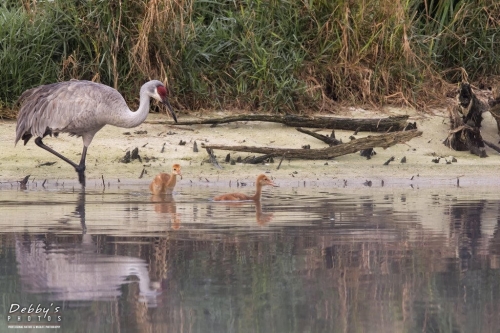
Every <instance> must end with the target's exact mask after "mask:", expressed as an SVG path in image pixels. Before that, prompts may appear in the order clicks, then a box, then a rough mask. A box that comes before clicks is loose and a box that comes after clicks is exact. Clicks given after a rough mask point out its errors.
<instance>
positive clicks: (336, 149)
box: [204, 130, 422, 160]
mask: <svg viewBox="0 0 500 333" xmlns="http://www.w3.org/2000/svg"><path fill="white" fill-rule="evenodd" d="M420 135H422V132H421V131H417V130H409V131H400V132H393V133H385V134H380V135H374V136H368V137H366V138H360V139H356V140H352V141H350V142H347V143H342V144H339V145H337V146H333V147H326V148H321V149H294V148H270V147H252V146H225V145H212V144H211V145H204V147H205V148H210V149H222V150H232V151H240V152H249V153H258V154H269V155H273V156H283V155H285V154H286V157H287V158H290V159H291V158H298V159H306V160H319V159H321V160H323V159H330V158H334V157H338V156H342V155H346V154H352V153H355V152H357V151H359V150H362V149H368V148H372V147H383V148H387V147H390V146H393V145H395V144H397V143H401V142H406V141H409V140H411V139H413V138H415V137H417V136H420Z"/></svg>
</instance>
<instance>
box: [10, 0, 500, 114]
mask: <svg viewBox="0 0 500 333" xmlns="http://www.w3.org/2000/svg"><path fill="white" fill-rule="evenodd" d="M499 18H500V5H499V4H497V2H495V1H493V0H476V1H474V2H470V1H463V0H462V1H459V0H447V1H437V0H396V1H394V0H380V1H368V0H363V1H354V2H353V1H349V0H338V1H325V0H308V1H306V0H303V1H292V0H281V1H278V0H269V1H255V0H236V1H235V0H218V1H209V0H174V1H171V0H150V1H139V0H111V1H107V2H106V1H70V0H55V1H51V2H49V1H47V2H40V1H32V0H17V1H15V0H8V1H5V2H4V3H3V4H2V5H0V77H1V78H2V82H4V84H3V85H1V86H0V101H1V103H2V105H5V106H7V107H11V108H12V107H13V106H14V103H15V101H16V99H17V97H18V96H19V95H20V94H21V93H22V91H24V90H25V89H28V88H30V87H33V86H36V85H39V84H44V83H49V82H54V81H57V80H67V79H71V78H77V79H89V80H94V81H100V82H103V83H105V84H108V85H111V86H113V87H115V88H117V89H119V90H120V91H121V92H123V93H124V95H125V97H126V99H128V100H129V102H132V103H134V102H137V91H138V89H139V87H140V85H141V84H142V83H143V82H144V81H145V80H147V79H150V78H159V79H161V80H164V81H167V82H168V83H169V85H170V87H171V90H172V91H173V94H172V95H173V96H172V98H173V103H174V106H175V107H177V108H184V109H188V110H193V109H232V108H235V109H243V110H248V111H258V112H283V113H284V112H293V113H303V112H310V111H318V110H321V111H332V110H334V109H335V108H334V107H332V106H334V105H336V104H339V103H341V104H368V105H375V106H380V105H383V104H388V103H389V104H396V105H411V106H416V107H419V108H424V107H425V106H426V105H427V104H428V103H430V102H432V101H435V100H439V99H441V98H442V96H443V93H444V90H445V89H447V88H449V84H450V83H451V84H453V83H456V82H458V81H460V80H462V79H463V78H467V79H468V80H469V81H471V82H475V81H476V82H479V81H481V80H485V78H486V77H491V76H496V75H499V74H500V62H498V61H497V58H498V54H497V53H498V52H500V51H498V50H500V48H499V47H498V46H499V45H498V43H499V42H498V41H497V40H498V39H497V38H496V37H495V36H497V35H498V33H499V32H500V27H499V24H500V19H499ZM332 112H334V111H332Z"/></svg>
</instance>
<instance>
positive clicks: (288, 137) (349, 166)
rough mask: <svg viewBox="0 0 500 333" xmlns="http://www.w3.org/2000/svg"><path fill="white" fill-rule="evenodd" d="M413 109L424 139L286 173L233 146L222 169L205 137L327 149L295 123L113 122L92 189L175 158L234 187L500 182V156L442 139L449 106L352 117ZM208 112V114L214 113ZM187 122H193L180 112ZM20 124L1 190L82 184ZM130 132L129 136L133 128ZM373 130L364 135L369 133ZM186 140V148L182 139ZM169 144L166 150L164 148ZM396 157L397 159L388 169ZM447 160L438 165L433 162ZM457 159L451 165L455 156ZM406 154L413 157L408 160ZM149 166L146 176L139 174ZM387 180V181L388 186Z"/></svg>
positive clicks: (105, 132)
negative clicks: (261, 182) (129, 157)
mask: <svg viewBox="0 0 500 333" xmlns="http://www.w3.org/2000/svg"><path fill="white" fill-rule="evenodd" d="M396 114H398V115H400V114H408V115H409V116H410V120H411V121H415V122H416V123H417V127H418V129H419V130H421V131H423V135H422V136H421V137H418V138H415V139H412V140H411V141H409V142H407V143H404V144H398V145H395V146H392V147H389V148H387V149H385V150H384V149H382V148H375V151H376V153H377V154H376V155H375V156H373V158H372V159H370V160H367V159H366V158H364V157H361V156H360V155H359V153H355V154H350V155H345V156H341V157H338V158H335V159H333V160H328V161H327V160H315V161H307V160H291V161H290V160H285V161H283V163H282V165H281V167H280V169H279V170H276V169H277V166H278V162H279V160H275V162H274V163H270V164H266V165H262V164H260V165H249V164H236V165H229V164H226V163H224V158H225V156H226V154H227V153H231V157H232V158H236V157H238V156H241V157H242V158H244V157H246V156H248V155H250V154H248V153H238V152H230V151H222V150H219V151H216V152H215V153H216V155H217V158H218V161H219V163H220V164H221V165H222V167H223V169H221V170H219V169H216V168H215V167H214V166H213V165H211V164H210V163H209V162H208V155H207V153H206V152H205V150H204V149H201V143H202V142H210V143H213V144H226V145H249V146H270V147H280V148H281V147H288V148H300V147H301V146H302V145H306V144H308V145H310V146H311V148H324V147H325V146H326V145H325V144H324V143H323V142H321V141H319V140H317V139H314V138H313V137H310V136H308V135H305V134H302V133H299V132H298V131H296V130H295V129H294V128H291V127H287V126H284V125H281V124H276V123H263V122H247V123H244V122H238V123H229V124H223V125H219V126H217V127H210V126H209V125H194V126H167V125H158V124H152V123H151V122H155V121H164V120H167V119H168V118H167V116H166V115H159V114H150V115H149V116H148V118H147V120H146V122H145V123H144V124H142V125H140V126H138V127H136V128H132V129H124V128H117V127H113V126H106V127H104V128H103V129H102V130H101V131H100V132H99V133H97V135H96V136H95V138H94V141H93V142H92V145H91V146H90V148H89V150H88V155H87V171H86V175H87V184H88V187H91V186H94V187H95V186H97V184H102V178H104V180H105V183H110V184H116V183H118V182H120V183H122V184H126V183H130V184H139V185H141V186H142V184H144V185H147V184H149V182H150V181H151V179H152V178H153V177H154V176H155V175H156V174H157V173H158V172H169V171H170V168H171V165H172V164H173V163H179V164H181V166H182V172H183V179H182V181H180V182H179V186H183V185H182V184H183V183H184V184H187V183H189V184H193V183H207V182H210V183H212V184H227V183H228V182H229V181H235V182H236V181H237V180H239V181H251V180H253V179H254V178H255V177H256V176H257V175H258V174H260V173H264V172H265V173H268V174H269V175H271V176H272V177H273V178H274V179H276V181H277V182H278V183H279V184H280V185H281V186H287V185H292V186H294V184H297V183H298V182H301V181H307V182H314V183H315V184H318V186H321V184H323V185H324V186H330V185H332V186H342V185H343V184H344V181H347V182H348V183H349V185H350V186H364V185H363V184H364V183H365V182H366V181H367V180H370V181H372V186H373V187H378V186H382V185H383V186H411V185H415V184H416V185H418V186H436V185H443V186H456V183H457V178H460V185H461V186H467V185H470V186H475V185H477V186H487V185H493V186H496V185H499V184H500V176H499V174H498V166H499V165H500V155H499V154H498V153H496V152H495V151H494V150H492V149H490V148H487V153H488V156H489V157H487V158H479V157H477V156H474V155H471V154H470V153H469V152H457V151H453V150H451V149H448V148H447V147H445V146H444V145H443V144H442V141H443V139H444V138H445V137H446V134H447V132H448V128H449V124H448V117H447V113H446V110H435V111H434V112H433V114H423V113H417V112H416V111H414V110H411V109H406V110H404V109H387V110H384V112H379V113H377V112H373V111H365V110H361V109H351V110H350V112H349V114H347V115H346V114H343V115H342V116H343V117H345V116H352V117H359V118H368V117H387V116H389V115H396ZM225 115H228V114H225V113H214V114H212V115H211V116H214V117H215V116H218V117H220V116H225ZM208 116H209V115H206V114H205V115H203V117H208ZM179 118H181V119H183V120H187V119H192V118H193V117H186V116H183V115H180V116H179ZM484 118H485V119H484V121H483V129H482V135H483V137H484V138H485V139H486V140H490V141H491V142H498V139H499V137H498V134H497V129H496V123H495V122H494V120H493V118H492V117H491V115H490V114H489V113H485V114H484ZM15 126H16V123H15V121H5V120H2V121H0V139H1V141H0V149H1V152H2V153H1V157H2V158H1V160H0V182H2V185H1V186H0V188H1V187H5V186H9V187H11V186H12V185H11V184H15V182H16V181H18V180H20V179H22V178H23V177H24V176H26V175H31V180H35V181H37V182H42V181H43V180H45V179H47V184H54V183H55V182H56V181H58V182H65V183H66V185H67V186H77V185H78V182H77V176H76V173H75V171H74V170H73V168H72V167H71V166H70V165H68V164H67V163H65V162H63V161H61V160H59V159H58V158H56V157H55V156H53V155H51V154H49V153H48V152H46V151H44V150H42V149H40V148H38V147H37V146H36V145H35V144H34V142H32V141H30V142H29V143H28V144H27V145H26V146H23V145H22V142H21V143H19V144H18V145H17V146H16V147H15V146H14V137H15ZM127 132H128V133H129V134H126V133H127ZM330 132H331V131H329V130H321V131H319V133H321V134H324V135H326V134H329V133H330ZM352 134H353V133H352V132H351V131H336V136H337V139H342V141H344V142H347V141H349V136H351V135H352ZM370 134H371V135H373V134H374V133H367V132H363V133H359V134H358V135H357V137H358V138H359V137H364V136H367V135H370ZM181 140H182V141H186V144H185V145H179V142H180V141H181ZM195 141H196V142H197V144H198V148H199V152H198V153H195V152H193V144H194V142H195ZM44 142H45V143H46V144H47V145H49V146H51V147H53V148H54V149H56V150H58V151H59V152H61V153H62V154H64V155H66V156H68V157H69V158H70V159H72V160H74V161H75V162H77V161H79V158H80V153H81V148H82V141H81V138H74V137H70V136H68V135H66V134H61V135H60V136H59V138H50V137H48V138H46V139H45V140H44ZM136 147H138V148H139V154H140V156H141V158H142V163H141V162H139V161H138V160H135V161H132V162H131V163H128V164H125V163H121V162H119V161H120V159H121V158H122V157H123V156H124V155H125V153H126V151H127V150H132V149H134V148H136ZM163 147H164V152H161V151H162V148H163ZM391 156H394V157H395V161H394V162H391V163H390V164H389V165H387V166H384V165H383V163H384V162H385V161H387V160H388V159H389V158H390V157H391ZM436 156H440V157H442V158H441V159H440V161H439V163H434V162H432V160H433V159H434V158H435V157H436ZM452 156H453V157H455V158H456V159H457V162H454V163H451V164H447V163H446V161H451V157H452ZM403 157H406V160H407V162H406V163H401V159H402V158H403ZM47 162H56V163H55V164H53V165H51V166H40V165H41V164H44V163H47ZM143 169H144V170H145V174H144V175H143V178H139V176H140V175H141V173H142V171H143ZM382 181H383V184H382Z"/></svg>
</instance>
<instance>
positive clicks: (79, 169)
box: [75, 165, 85, 187]
mask: <svg viewBox="0 0 500 333" xmlns="http://www.w3.org/2000/svg"><path fill="white" fill-rule="evenodd" d="M75 171H76V172H77V173H78V181H79V182H80V184H81V185H82V187H85V165H83V166H82V165H79V166H77V167H75Z"/></svg>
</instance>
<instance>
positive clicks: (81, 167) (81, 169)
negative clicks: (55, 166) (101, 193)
mask: <svg viewBox="0 0 500 333" xmlns="http://www.w3.org/2000/svg"><path fill="white" fill-rule="evenodd" d="M35 144H36V145H37V146H38V147H40V148H43V149H45V150H46V151H48V152H49V153H52V154H54V155H56V156H57V157H59V158H60V159H61V160H63V161H65V162H66V163H68V164H70V165H71V166H72V167H73V168H75V171H76V172H77V173H78V181H79V182H80V184H82V186H84V187H85V158H86V156H87V147H85V146H83V151H82V158H81V160H80V164H76V163H75V162H73V161H71V160H70V159H68V158H67V157H65V156H63V155H61V154H59V153H58V152H57V151H55V150H54V149H52V148H50V147H49V146H46V145H45V144H44V143H43V142H42V138H36V139H35Z"/></svg>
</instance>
